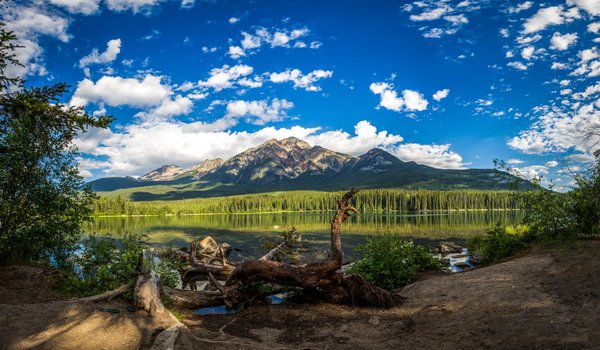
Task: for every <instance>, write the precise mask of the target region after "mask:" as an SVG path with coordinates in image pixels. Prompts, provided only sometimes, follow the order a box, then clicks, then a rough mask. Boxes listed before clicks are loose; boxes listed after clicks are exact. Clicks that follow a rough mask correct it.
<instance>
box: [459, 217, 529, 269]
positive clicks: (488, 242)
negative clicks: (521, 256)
mask: <svg viewBox="0 0 600 350" xmlns="http://www.w3.org/2000/svg"><path fill="white" fill-rule="evenodd" d="M529 232H530V231H529V227H527V226H524V225H518V226H514V227H502V226H500V225H497V226H495V227H493V228H491V229H489V230H488V231H487V235H485V236H475V237H472V238H469V240H467V249H468V250H469V252H477V253H479V254H481V256H482V260H483V263H484V264H492V263H495V262H498V261H500V260H502V259H504V258H507V257H509V256H512V255H514V254H516V253H518V252H520V251H523V250H525V249H527V247H528V246H529V242H530V237H531V236H529Z"/></svg>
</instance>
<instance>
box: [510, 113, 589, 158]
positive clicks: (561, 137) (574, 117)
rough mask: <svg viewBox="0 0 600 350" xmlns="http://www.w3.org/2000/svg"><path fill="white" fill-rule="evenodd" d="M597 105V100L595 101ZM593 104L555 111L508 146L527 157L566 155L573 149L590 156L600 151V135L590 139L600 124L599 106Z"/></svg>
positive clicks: (540, 119)
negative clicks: (589, 135)
mask: <svg viewBox="0 0 600 350" xmlns="http://www.w3.org/2000/svg"><path fill="white" fill-rule="evenodd" d="M594 102H595V101H594ZM594 102H590V103H586V104H579V107H578V108H577V109H576V110H574V111H572V110H563V111H561V110H558V109H556V108H555V109H553V110H550V111H549V112H547V113H544V114H542V115H541V116H540V117H539V118H538V120H537V121H536V122H535V123H534V124H533V125H532V126H531V127H530V128H529V129H527V130H523V131H521V132H520V133H519V135H518V136H515V137H513V138H512V139H510V140H508V142H507V144H508V145H509V146H510V147H511V148H514V149H518V150H520V151H521V152H523V153H527V154H542V153H549V152H565V151H567V150H570V149H574V150H576V151H579V152H582V153H587V154H591V153H592V152H593V151H595V150H596V149H598V144H599V142H600V137H599V136H592V137H587V136H588V135H587V133H588V131H589V130H591V129H592V128H597V127H598V125H600V110H599V108H600V106H598V105H596V104H595V103H594Z"/></svg>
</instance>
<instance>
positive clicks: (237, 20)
mask: <svg viewBox="0 0 600 350" xmlns="http://www.w3.org/2000/svg"><path fill="white" fill-rule="evenodd" d="M239 21H240V19H239V18H237V17H231V18H229V20H228V22H229V23H231V24H234V23H237V22H239Z"/></svg>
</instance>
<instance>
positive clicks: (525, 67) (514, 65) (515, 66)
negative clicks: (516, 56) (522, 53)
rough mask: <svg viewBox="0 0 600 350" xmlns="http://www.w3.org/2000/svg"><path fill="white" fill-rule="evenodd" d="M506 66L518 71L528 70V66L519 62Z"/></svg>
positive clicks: (509, 63)
mask: <svg viewBox="0 0 600 350" xmlns="http://www.w3.org/2000/svg"><path fill="white" fill-rule="evenodd" d="M506 65H507V66H509V67H513V68H514V69H518V70H527V66H526V65H524V64H523V63H521V62H519V61H514V62H508V63H507V64H506Z"/></svg>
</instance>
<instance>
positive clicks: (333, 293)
mask: <svg viewBox="0 0 600 350" xmlns="http://www.w3.org/2000/svg"><path fill="white" fill-rule="evenodd" d="M357 192H358V190H356V189H352V190H350V191H348V192H347V193H346V194H345V195H344V196H343V197H342V199H340V200H339V201H338V202H337V206H338V207H337V210H336V212H335V215H334V217H333V218H332V219H331V221H330V224H331V229H330V232H331V254H330V256H329V258H328V259H327V260H324V261H318V262H313V263H309V264H303V265H294V264H291V263H288V262H281V261H274V260H273V258H274V257H275V256H276V255H278V252H279V251H280V250H282V249H284V247H286V240H285V239H284V241H283V242H280V243H279V244H278V245H277V246H275V247H274V248H273V249H271V250H270V251H269V252H268V253H267V254H265V255H264V256H262V257H261V258H259V259H257V260H247V261H244V262H242V263H240V264H238V265H237V266H236V264H234V263H231V262H229V261H228V260H227V255H228V252H225V251H224V249H223V246H224V245H225V244H220V245H219V244H217V243H216V242H215V241H214V240H213V239H212V238H210V237H207V238H205V239H204V240H202V241H200V242H198V241H193V242H191V244H190V248H189V251H187V252H183V251H177V252H175V253H174V254H171V257H172V258H173V257H175V258H176V259H179V260H180V261H181V262H184V265H183V267H182V269H181V270H180V273H181V277H182V280H183V282H184V285H185V284H189V285H190V289H191V290H184V289H169V288H163V289H162V293H163V295H165V296H166V297H168V298H169V299H170V300H171V302H172V303H173V304H174V305H178V306H182V307H188V308H197V307H209V306H216V305H223V304H226V305H227V306H228V307H236V306H238V305H239V304H242V303H245V302H248V301H251V300H254V299H258V298H259V297H261V298H262V297H264V296H265V295H266V294H265V292H264V291H260V290H258V289H255V288H249V286H251V285H252V282H267V283H271V284H272V285H275V286H276V288H278V289H280V290H281V289H283V288H286V287H299V288H302V289H303V295H304V297H305V298H306V299H308V300H316V301H325V302H332V303H339V304H348V305H359V306H381V307H390V306H394V305H397V304H399V303H400V302H401V301H402V300H403V299H402V298H401V297H400V296H398V295H397V294H393V293H391V292H389V291H387V290H384V289H381V288H379V287H377V286H373V285H371V284H370V283H368V282H367V281H365V280H364V279H363V278H361V277H360V276H358V275H346V274H344V272H343V271H341V267H342V239H341V227H342V223H343V222H344V221H345V220H347V219H348V218H349V217H350V216H351V215H352V214H354V213H355V212H356V211H357V210H356V209H355V208H354V207H353V206H352V205H351V204H350V201H351V199H352V197H353V196H354V195H355V194H356V193H357ZM217 279H220V280H225V283H224V284H221V283H220V282H219V281H218V280H217ZM196 280H203V281H209V282H210V285H212V286H214V287H215V288H214V289H215V290H214V291H197V290H195V281H196ZM273 293H274V292H271V294H273Z"/></svg>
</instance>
